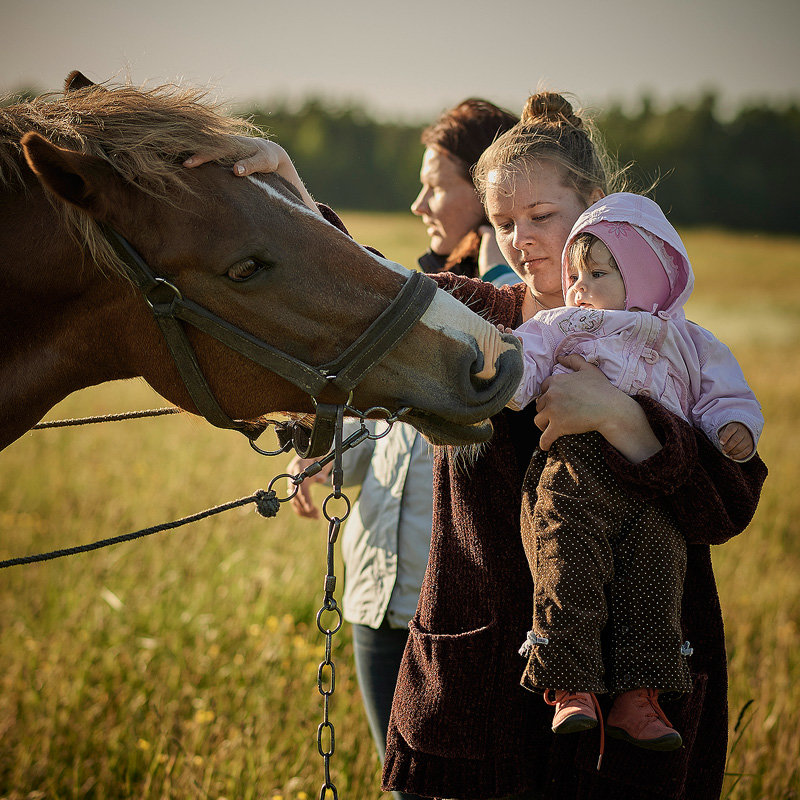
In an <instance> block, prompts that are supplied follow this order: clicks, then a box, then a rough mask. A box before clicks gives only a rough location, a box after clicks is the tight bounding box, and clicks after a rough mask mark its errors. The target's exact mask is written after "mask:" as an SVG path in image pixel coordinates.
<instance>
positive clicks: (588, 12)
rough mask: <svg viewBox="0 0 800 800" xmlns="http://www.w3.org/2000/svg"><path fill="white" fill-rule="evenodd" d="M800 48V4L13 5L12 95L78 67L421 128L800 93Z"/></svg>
mask: <svg viewBox="0 0 800 800" xmlns="http://www.w3.org/2000/svg"><path fill="white" fill-rule="evenodd" d="M799 41H800V2H797V0H661V1H660V2H656V1H655V0H548V2H542V1H541V0H481V1H480V2H479V1H478V0H401V2H398V1H397V0H393V2H388V0H338V1H337V2H331V1H330V0H0V91H11V90H14V89H19V88H21V87H27V86H32V87H34V88H37V89H41V90H50V89H59V88H61V85H62V82H63V79H64V77H65V76H66V74H67V73H68V72H69V71H70V70H71V69H76V68H77V69H81V70H82V71H83V72H84V73H85V74H86V75H88V76H89V77H90V78H92V79H93V80H97V81H100V80H105V79H108V78H111V77H114V76H116V77H117V78H118V79H119V78H124V77H125V75H126V74H127V75H130V77H131V79H132V80H133V81H134V83H137V84H139V83H143V82H145V81H148V82H154V83H163V82H167V81H175V80H178V79H183V80H184V81H186V82H189V83H191V84H194V85H200V86H211V87H213V88H214V91H215V94H216V95H218V96H220V97H221V98H222V99H223V100H224V101H225V102H227V103H229V104H230V105H232V106H234V107H235V106H237V105H240V104H246V103H249V102H251V101H261V102H266V101H268V100H269V99H274V98H284V99H289V100H300V99H302V98H304V97H306V96H307V95H309V94H312V93H313V94H316V95H318V96H321V97H324V98H327V99H329V100H336V101H349V100H355V101H357V102H360V103H361V104H363V105H365V106H366V107H367V109H368V110H371V111H373V112H375V113H377V114H380V115H382V116H386V117H392V118H402V119H407V120H412V121H427V120H429V119H430V118H432V117H433V116H435V115H437V114H438V113H439V112H440V111H441V110H443V109H444V108H446V107H449V106H451V105H453V104H455V103H457V102H458V101H460V100H462V99H464V98H465V97H468V96H470V95H476V96H483V97H486V98H488V99H490V100H493V101H494V102H497V103H499V104H501V105H504V106H506V107H508V108H510V109H511V110H513V111H519V110H520V109H521V107H522V104H523V102H524V100H525V98H526V97H527V96H528V94H529V93H530V92H531V91H533V90H536V88H537V87H539V86H542V87H543V88H552V89H558V90H561V91H569V92H572V93H573V94H574V95H575V96H577V98H578V100H579V101H580V103H581V104H583V105H588V106H595V107H596V106H601V105H602V104H603V103H604V102H608V101H609V100H610V99H618V100H621V101H623V102H626V103H630V102H632V101H635V100H637V99H638V98H639V97H640V96H641V94H642V93H643V92H645V91H648V92H650V93H651V94H653V95H654V96H655V97H656V98H657V99H660V100H662V101H665V102H673V101H675V100H679V99H681V98H686V99H689V100H692V99H694V98H696V97H697V95H698V94H699V93H700V92H701V91H703V90H704V89H708V88H715V89H717V90H718V92H719V93H720V95H721V98H722V100H723V102H724V105H725V106H727V107H729V108H731V107H733V108H735V107H737V106H738V105H739V104H740V103H741V102H742V101H745V100H764V99H768V100H772V101H776V102H783V101H785V100H789V99H798V98H800V45H798V42H799Z"/></svg>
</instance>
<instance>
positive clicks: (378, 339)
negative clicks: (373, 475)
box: [103, 225, 437, 457]
mask: <svg viewBox="0 0 800 800" xmlns="http://www.w3.org/2000/svg"><path fill="white" fill-rule="evenodd" d="M103 232H104V233H105V236H106V238H107V239H108V241H109V243H110V244H111V245H112V247H113V248H114V250H115V251H116V253H117V255H118V256H119V257H120V258H121V259H122V261H123V263H124V265H125V267H126V269H127V271H128V276H129V277H130V279H131V280H132V281H133V283H134V284H135V285H136V286H137V287H138V288H139V290H140V291H141V292H142V294H143V295H144V299H145V301H146V302H147V305H148V306H150V310H151V311H152V312H153V316H154V317H155V319H156V322H157V323H158V326H159V328H161V332H162V333H163V335H164V339H165V340H166V342H167V346H168V347H169V350H170V352H171V353H172V358H173V359H174V361H175V365H176V366H177V368H178V372H179V373H180V376H181V378H182V380H183V382H184V385H185V386H186V389H187V391H188V392H189V396H190V397H191V398H192V401H193V402H194V404H195V405H196V406H197V409H198V411H199V412H200V414H202V416H203V417H205V418H206V419H207V420H208V421H209V422H210V423H211V424H212V425H215V426H216V427H218V428H231V429H233V430H237V431H239V432H241V433H243V434H244V435H245V436H247V438H248V439H250V441H251V443H252V441H253V440H254V439H255V438H257V437H258V435H259V434H260V433H261V432H262V431H263V426H261V425H258V424H257V423H253V422H247V421H244V420H234V419H231V418H230V417H229V416H228V415H227V414H226V413H225V412H224V411H223V410H222V409H221V408H220V406H219V403H218V402H217V400H216V398H215V397H214V394H213V393H212V391H211V387H210V386H209V385H208V382H207V381H206V379H205V376H204V375H203V372H202V369H201V368H200V364H199V362H198V361H197V356H196V355H195V352H194V350H193V348H192V345H191V343H190V341H189V337H188V336H187V335H186V331H185V329H184V326H183V324H182V323H181V320H182V321H183V322H186V323H188V324H189V325H192V326H193V327H195V328H197V329H198V330H200V331H202V332H203V333H206V334H208V335H209V336H211V337H213V338H214V339H217V340H218V341H219V342H222V344H224V345H225V346H226V347H229V348H230V349H232V350H235V351H236V352H237V353H240V354H241V355H243V356H245V357H246V358H249V359H250V360H251V361H253V362H255V363H256V364H259V365H260V366H262V367H265V368H266V369H268V370H270V371H271V372H274V373H276V374H277V375H280V376H281V377H282V378H285V379H286V380H288V381H290V382H291V383H293V384H294V385H295V386H297V387H298V388H300V389H302V390H303V391H304V392H307V393H308V394H309V395H311V397H312V399H313V401H314V405H315V408H316V413H315V423H314V429H313V430H312V432H311V435H310V436H308V434H306V436H305V437H303V439H304V441H303V440H301V441H298V440H297V439H296V438H295V441H294V445H295V449H296V450H297V452H298V454H299V455H301V456H303V457H317V456H320V455H323V454H324V453H326V452H327V451H328V450H329V449H330V446H331V442H332V439H333V431H334V427H335V419H336V408H337V405H344V404H346V403H347V402H348V401H349V399H350V396H351V394H352V391H353V389H354V388H355V387H356V386H357V385H358V384H359V383H360V381H361V380H362V378H363V377H364V375H365V374H366V373H367V372H368V371H369V370H370V369H371V368H372V367H374V366H375V365H376V364H377V363H378V362H379V361H381V360H382V359H383V358H384V357H385V356H386V355H387V354H388V353H389V352H390V351H391V350H392V349H393V348H394V347H395V346H396V345H397V344H399V342H400V340H401V339H402V338H403V336H405V334H406V333H408V331H409V330H410V329H411V327H412V326H413V325H414V324H415V323H416V322H417V321H418V320H419V319H420V317H421V316H422V315H423V314H424V313H425V311H426V310H427V308H428V306H430V304H431V302H432V301H433V297H434V295H435V293H436V289H437V286H436V283H435V282H434V281H433V280H431V279H430V278H429V277H427V276H426V275H424V274H423V273H421V272H412V274H411V276H410V277H409V278H408V280H407V281H406V282H405V284H404V285H403V288H402V289H401V290H400V292H399V293H398V294H397V295H396V296H395V298H394V299H393V300H392V302H391V303H390V304H389V306H388V307H387V308H386V309H385V310H384V311H383V312H382V313H381V315H380V316H379V317H378V318H377V319H376V320H375V321H374V322H373V323H372V324H371V325H370V326H369V327H368V328H367V330H365V331H364V332H363V333H362V334H361V336H359V337H358V338H357V339H356V340H355V342H353V344H351V345H350V346H349V347H348V348H347V349H346V350H345V351H344V352H343V353H342V354H341V355H340V356H339V357H338V358H336V359H334V360H333V361H330V362H328V363H327V364H322V365H321V366H318V367H315V366H312V365H311V364H306V363H305V362H304V361H300V360H299V359H297V358H295V357H294V356H291V355H289V354H288V353H284V352H283V351H282V350H279V349H277V348H276V347H273V346H272V345H270V344H267V343H266V342H264V341H262V340H261V339H258V338H257V337H255V336H252V335H251V334H249V333H247V332H246V331H243V330H242V329H241V328H238V327H236V326H235V325H233V324H231V323H230V322H227V321H226V320H224V319H222V318H221V317H219V316H217V315H216V314H214V313H212V312H211V311H208V310H207V309H205V308H203V307H202V306H199V305H198V304H197V303H195V302H193V301H192V300H188V299H186V298H185V297H183V295H182V294H181V292H180V290H179V289H178V288H177V287H176V286H174V285H173V284H171V283H170V282H169V281H168V280H166V279H165V278H161V277H159V276H157V275H155V274H154V273H153V271H152V270H151V269H150V267H149V266H148V265H147V264H146V263H145V261H144V259H143V258H142V257H141V256H140V255H139V254H138V253H137V252H136V250H135V249H134V248H133V247H132V246H131V244H130V243H129V242H128V241H127V240H126V239H125V238H124V237H123V236H121V235H120V234H119V233H117V231H115V230H114V229H113V228H111V227H109V226H107V225H104V226H103ZM331 386H332V387H335V388H336V389H338V390H339V391H340V392H341V395H342V399H341V401H340V402H339V403H338V404H331V403H322V402H317V398H318V397H319V396H320V395H321V394H322V392H323V391H324V390H325V389H326V388H328V387H331Z"/></svg>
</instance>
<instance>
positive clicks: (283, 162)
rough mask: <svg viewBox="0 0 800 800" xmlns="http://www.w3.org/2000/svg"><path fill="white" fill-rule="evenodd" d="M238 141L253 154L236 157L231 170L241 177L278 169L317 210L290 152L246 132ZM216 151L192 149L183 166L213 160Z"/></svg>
mask: <svg viewBox="0 0 800 800" xmlns="http://www.w3.org/2000/svg"><path fill="white" fill-rule="evenodd" d="M234 138H235V139H236V140H237V141H238V142H239V143H240V144H241V145H242V149H243V151H244V152H247V151H250V152H251V153H252V155H249V156H245V157H244V158H241V159H239V160H238V161H237V162H236V163H235V164H234V165H233V172H234V174H235V175H238V176H240V177H246V176H247V175H253V174H254V173H270V172H277V173H278V175H280V176H281V177H282V178H283V179H284V180H286V181H288V182H289V183H291V184H292V186H294V187H295V189H297V191H298V192H300V196H301V197H302V199H303V202H304V203H305V204H306V205H307V206H308V207H309V208H310V209H311V210H312V211H314V212H315V213H317V214H318V213H319V209H318V208H317V204H316V203H315V202H314V200H313V199H312V197H311V195H310V194H309V193H308V190H307V189H306V187H305V185H304V184H303V181H302V180H300V176H299V175H298V174H297V170H296V169H295V166H294V164H293V163H292V159H291V158H289V154H288V153H287V152H286V151H285V150H284V149H283V148H282V147H281V146H280V145H279V144H278V143H277V142H273V141H271V140H269V139H259V138H252V137H249V136H235V137H234ZM215 158H216V154H215V153H213V152H210V151H209V152H206V153H202V152H201V153H195V154H194V155H191V156H189V158H187V159H186V161H184V162H183V166H184V167H189V168H191V167H199V166H200V165H201V164H206V163H208V162H209V161H213V160H214V159H215Z"/></svg>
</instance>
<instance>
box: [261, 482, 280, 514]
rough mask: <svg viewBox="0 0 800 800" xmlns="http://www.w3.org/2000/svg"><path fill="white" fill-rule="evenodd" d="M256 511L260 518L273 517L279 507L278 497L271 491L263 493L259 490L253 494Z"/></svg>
mask: <svg viewBox="0 0 800 800" xmlns="http://www.w3.org/2000/svg"><path fill="white" fill-rule="evenodd" d="M255 504H256V511H258V513H259V514H261V516H262V517H274V516H275V515H276V514H277V513H278V510H279V509H280V507H281V504H280V501H279V500H278V496H277V495H276V494H275V492H274V491H272V489H269V490H268V491H264V490H263V489H259V490H258V491H257V492H256V494H255Z"/></svg>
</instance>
